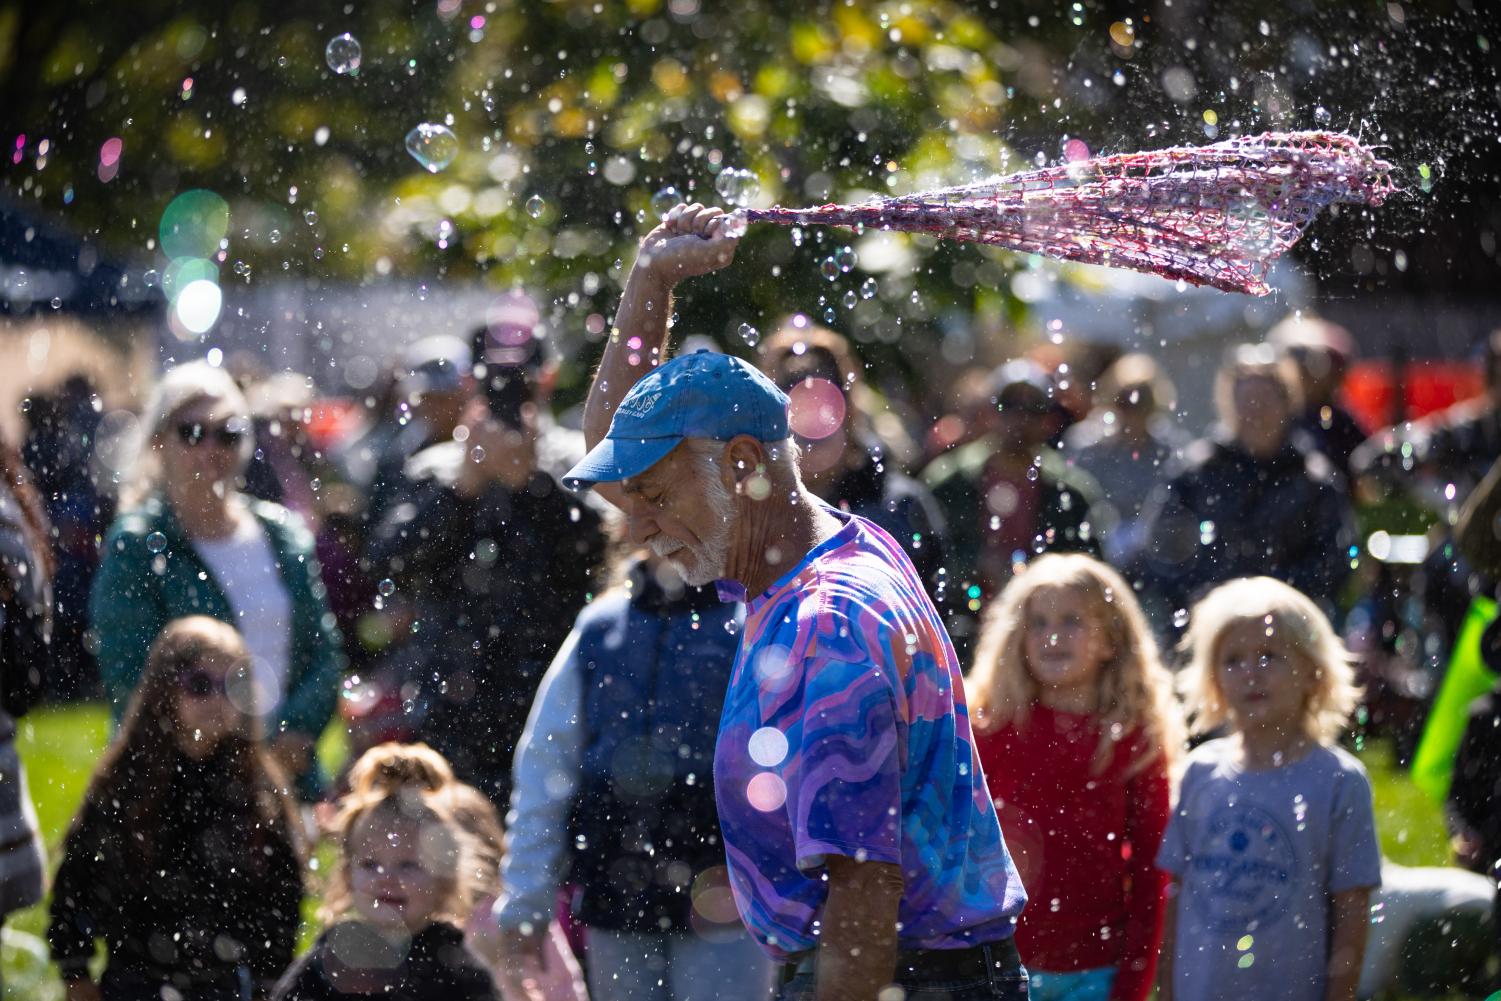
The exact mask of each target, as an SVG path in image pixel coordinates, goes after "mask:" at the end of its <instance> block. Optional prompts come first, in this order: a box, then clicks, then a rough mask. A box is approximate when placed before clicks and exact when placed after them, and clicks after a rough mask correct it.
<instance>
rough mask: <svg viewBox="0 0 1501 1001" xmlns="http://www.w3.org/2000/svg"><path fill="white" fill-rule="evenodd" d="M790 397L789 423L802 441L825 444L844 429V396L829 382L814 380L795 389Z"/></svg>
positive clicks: (806, 380) (813, 377) (804, 382)
mask: <svg viewBox="0 0 1501 1001" xmlns="http://www.w3.org/2000/svg"><path fill="white" fill-rule="evenodd" d="M787 397H788V399H789V400H790V401H791V405H790V406H789V407H788V409H787V423H788V424H789V425H790V426H791V427H792V432H793V433H794V434H796V435H798V436H799V437H801V438H808V439H810V440H812V441H821V440H822V439H824V438H827V437H828V436H829V435H831V434H833V433H834V432H835V431H838V430H839V429H840V428H841V427H843V426H844V414H845V409H846V404H845V401H844V392H843V391H842V390H840V388H839V387H838V386H836V385H834V384H833V383H832V382H830V381H829V380H828V379H821V378H818V377H817V376H810V377H809V378H807V379H804V380H803V381H802V382H799V383H798V384H797V385H796V386H793V387H792V391H791V392H789V393H788V394H787Z"/></svg>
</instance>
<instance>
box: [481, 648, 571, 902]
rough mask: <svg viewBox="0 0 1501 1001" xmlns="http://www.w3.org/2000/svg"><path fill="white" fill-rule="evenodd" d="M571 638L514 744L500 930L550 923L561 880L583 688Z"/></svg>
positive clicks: (542, 687) (538, 695)
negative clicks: (529, 923) (524, 727)
mask: <svg viewBox="0 0 1501 1001" xmlns="http://www.w3.org/2000/svg"><path fill="white" fill-rule="evenodd" d="M578 647H579V639H578V633H577V632H574V633H572V634H570V635H569V637H568V639H567V640H566V641H565V642H564V643H563V648H562V649H561V650H559V651H558V655H557V657H556V658H554V659H553V662H552V666H551V667H549V668H548V669H547V674H546V675H544V676H543V678H542V684H541V686H540V687H539V688H538V689H537V697H536V701H535V702H533V703H532V713H531V716H530V717H529V718H528V719H527V721H526V729H525V730H524V731H523V732H522V734H521V740H520V741H519V742H518V743H517V745H516V761H515V766H514V768H513V770H512V775H513V780H514V782H515V789H514V790H513V791H512V793H511V814H510V817H509V818H508V819H509V828H508V831H507V834H508V837H509V840H510V844H509V847H508V849H507V851H506V856H505V861H504V862H503V863H502V875H501V883H502V885H503V886H504V887H505V890H504V892H503V893H502V894H501V897H500V900H499V901H497V902H496V905H495V918H496V921H497V922H499V923H500V924H501V925H502V926H503V927H506V928H517V927H520V926H521V925H522V924H524V923H526V922H533V923H535V924H537V925H538V926H539V927H540V926H541V925H543V924H545V923H546V922H547V921H549V920H551V918H552V913H553V909H554V901H555V900H556V898H557V892H558V884H559V882H561V878H562V868H563V861H564V852H565V850H566V848H565V845H566V842H565V840H564V839H565V834H566V831H567V827H568V811H569V809H570V808H571V806H572V803H573V797H574V794H575V792H576V790H577V788H578V782H579V768H580V766H581V762H582V759H583V746H582V741H583V734H582V732H581V728H580V726H579V714H580V712H581V707H582V703H583V689H582V685H581V682H580V676H579V669H578Z"/></svg>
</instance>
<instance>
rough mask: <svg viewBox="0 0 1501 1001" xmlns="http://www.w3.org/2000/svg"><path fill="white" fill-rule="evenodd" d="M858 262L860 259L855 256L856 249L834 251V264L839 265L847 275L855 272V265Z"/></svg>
mask: <svg viewBox="0 0 1501 1001" xmlns="http://www.w3.org/2000/svg"><path fill="white" fill-rule="evenodd" d="M858 260H859V258H858V257H856V256H855V248H854V247H840V248H839V249H838V250H836V251H834V263H835V264H837V265H838V266H839V270H840V271H842V272H843V273H845V274H849V273H850V272H851V271H853V270H855V264H856V263H857V262H858Z"/></svg>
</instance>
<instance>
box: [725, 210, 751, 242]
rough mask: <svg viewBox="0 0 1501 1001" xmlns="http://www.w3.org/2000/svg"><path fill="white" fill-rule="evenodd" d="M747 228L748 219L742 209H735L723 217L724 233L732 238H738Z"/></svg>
mask: <svg viewBox="0 0 1501 1001" xmlns="http://www.w3.org/2000/svg"><path fill="white" fill-rule="evenodd" d="M748 228H750V219H749V217H747V216H746V214H745V210H744V209H736V210H735V211H734V212H731V213H730V214H729V215H728V216H727V217H726V218H725V221H724V235H725V236H727V237H729V238H730V239H732V240H738V239H740V238H741V237H742V236H744V235H745V231H746V230H747V229H748Z"/></svg>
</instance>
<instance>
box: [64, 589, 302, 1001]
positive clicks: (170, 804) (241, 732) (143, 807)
mask: <svg viewBox="0 0 1501 1001" xmlns="http://www.w3.org/2000/svg"><path fill="white" fill-rule="evenodd" d="M249 661H250V651H249V650H248V649H247V647H246V644H245V641H244V640H243V639H242V638H241V636H240V634H239V633H238V632H236V631H235V630H234V628H233V627H231V626H229V625H226V624H225V623H223V622H220V621H218V620H216V619H211V618H208V617H206V616H196V617H193V618H186V619H178V620H176V621H174V622H172V623H170V624H169V625H168V626H167V628H166V629H165V630H163V632H162V634H161V636H160V637H159V638H158V639H157V641H156V642H155V643H154V644H153V645H152V647H151V652H150V655H149V657H148V658H147V664H146V670H145V675H144V676H143V677H142V678H141V680H140V683H139V684H138V685H137V686H136V690H135V694H134V695H133V696H132V698H131V700H130V708H129V710H128V711H127V713H126V715H125V720H124V722H123V723H122V724H121V727H120V732H119V734H118V735H116V737H115V740H114V743H113V744H111V745H110V748H109V750H107V751H106V752H105V754H104V757H103V758H102V759H101V760H100V762H99V766H98V768H97V770H96V771H95V773H94V777H93V779H92V781H91V782H90V784H89V789H88V792H87V794H86V795H85V797H84V801H83V805H82V806H81V807H80V808H79V811H78V815H77V816H76V817H75V818H74V820H73V826H72V828H71V829H70V830H69V832H68V836H67V840H66V841H65V843H64V845H63V860H62V864H61V865H60V866H59V867H58V871H57V878H56V880H55V882H54V884H53V887H52V921H51V925H50V926H49V928H48V930H47V939H48V943H49V944H50V946H51V949H52V958H53V960H54V961H55V962H56V963H57V965H58V968H59V970H60V971H61V972H62V975H63V979H64V982H65V983H66V985H67V991H68V999H69V1001H147V999H152V1001H155V999H159V998H165V997H174V998H181V999H183V1001H252V999H254V998H257V997H261V996H264V994H265V992H266V991H267V990H268V989H269V987H270V985H271V984H272V983H273V982H274V981H275V978H276V977H277V976H279V975H280V974H281V972H282V971H283V970H284V969H285V968H286V966H287V965H288V964H289V963H290V962H291V960H292V949H293V946H294V944H295V943H296V938H297V925H298V920H299V917H300V907H301V902H302V861H301V859H302V845H301V837H300V830H299V828H298V820H297V817H298V814H297V808H296V806H295V804H294V803H293V801H292V798H291V796H290V795H289V790H288V780H287V779H286V777H285V774H284V773H283V772H282V771H281V770H280V769H279V768H278V767H277V765H276V764H275V762H274V761H272V759H271V757H270V755H268V754H267V753H266V752H265V750H264V747H263V742H262V741H261V740H260V728H261V719H262V716H261V714H260V713H258V712H257V711H256V710H257V708H258V707H257V706H256V704H255V700H256V697H257V694H258V690H259V689H258V686H257V685H256V683H255V680H254V678H253V676H252V671H251V668H250V663H249ZM100 939H102V940H103V941H104V943H105V948H106V951H107V953H108V956H109V959H108V962H107V964H106V966H105V969H104V973H103V975H102V976H101V977H100V979H99V981H98V982H97V983H96V982H95V981H94V980H93V979H92V977H91V976H90V974H89V962H90V960H91V959H93V956H94V949H95V944H96V942H97V941H98V940H100Z"/></svg>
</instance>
